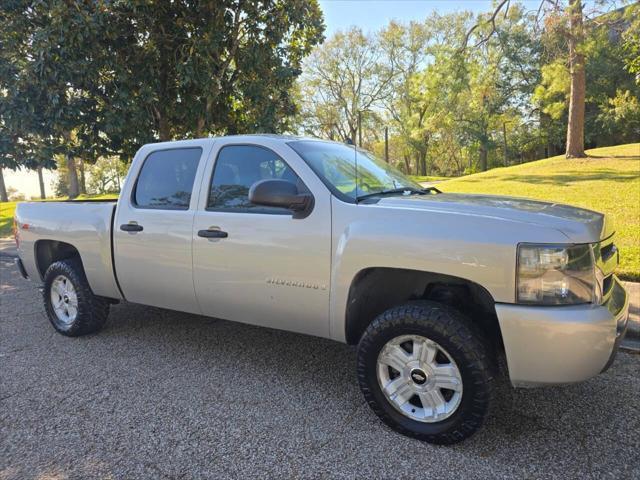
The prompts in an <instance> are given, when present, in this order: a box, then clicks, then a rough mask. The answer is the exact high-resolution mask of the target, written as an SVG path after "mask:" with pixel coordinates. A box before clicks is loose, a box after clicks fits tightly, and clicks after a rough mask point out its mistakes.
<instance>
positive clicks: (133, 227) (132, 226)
mask: <svg viewBox="0 0 640 480" xmlns="http://www.w3.org/2000/svg"><path fill="white" fill-rule="evenodd" d="M120 230H122V231H124V232H141V231H142V230H144V229H143V228H142V225H138V224H137V223H123V224H122V225H120Z"/></svg>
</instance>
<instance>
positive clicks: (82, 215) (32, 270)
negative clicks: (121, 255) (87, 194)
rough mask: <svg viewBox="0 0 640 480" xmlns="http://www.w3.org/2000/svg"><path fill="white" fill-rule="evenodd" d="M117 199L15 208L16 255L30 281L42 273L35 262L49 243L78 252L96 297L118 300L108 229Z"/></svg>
mask: <svg viewBox="0 0 640 480" xmlns="http://www.w3.org/2000/svg"><path fill="white" fill-rule="evenodd" d="M116 202H117V200H115V199H114V200H108V199H107V200H105V199H100V200H72V201H60V202H24V203H19V204H18V206H17V207H16V222H17V227H18V229H19V238H20V242H19V246H18V252H19V254H20V257H21V258H22V260H23V263H24V267H25V270H26V272H27V274H28V275H29V276H30V277H31V278H34V279H35V278H40V279H42V276H43V274H44V271H42V268H41V267H40V266H39V265H38V259H39V258H42V255H43V252H44V251H46V246H47V245H48V244H49V242H64V243H67V244H69V245H72V246H73V247H75V248H76V249H77V250H78V253H79V254H80V259H81V260H82V264H83V267H84V271H85V273H86V275H87V280H88V281H89V285H90V286H91V289H92V290H93V292H94V293H95V294H96V295H101V296H105V297H110V298H118V299H119V298H121V293H120V290H119V288H118V285H117V282H116V277H115V273H114V269H113V249H112V226H113V218H114V213H115V209H116Z"/></svg>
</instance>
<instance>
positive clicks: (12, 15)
mask: <svg viewBox="0 0 640 480" xmlns="http://www.w3.org/2000/svg"><path fill="white" fill-rule="evenodd" d="M323 30H324V25H323V19H322V14H321V12H320V9H319V7H318V4H317V2H315V1H307V0H252V1H245V0H202V1H197V0H196V1H191V0H177V1H172V2H167V1H164V0H112V1H107V0H97V1H87V2H85V1H64V0H48V1H41V2H33V1H28V0H6V1H4V2H3V5H2V10H1V11H0V44H1V45H2V48H0V95H1V96H2V97H1V100H2V104H1V105H2V107H1V110H0V115H1V116H0V128H1V130H0V148H1V150H0V167H2V166H4V167H9V168H15V167H16V166H18V165H21V164H22V165H27V166H30V165H31V164H27V162H26V161H25V159H27V158H29V161H30V162H31V161H32V160H33V161H34V162H36V163H38V162H42V163H44V164H46V166H50V165H51V164H52V163H53V156H54V155H56V154H63V155H66V157H67V167H68V168H69V174H70V182H69V189H70V193H72V196H73V195H75V194H77V193H78V187H79V186H78V181H77V174H76V171H75V170H76V162H75V160H74V159H75V158H78V157H82V159H83V160H84V161H88V162H95V161H96V160H97V159H98V158H99V157H100V156H102V155H108V154H115V155H119V156H121V157H122V158H123V159H128V158H130V157H131V155H132V154H133V152H135V150H136V149H137V148H139V146H140V145H141V144H143V143H146V142H150V141H155V140H170V139H173V138H185V137H194V136H204V135H207V134H210V133H213V134H220V133H240V132H255V131H265V132H268V131H280V130H282V129H284V128H286V126H287V122H288V119H289V118H290V117H291V115H292V114H294V113H295V105H294V103H293V101H292V97H291V95H290V92H291V89H292V85H293V83H294V81H295V79H296V78H297V76H298V75H299V74H300V71H301V62H302V60H303V58H304V57H305V56H306V55H307V54H309V53H310V51H311V49H312V47H313V46H314V45H316V44H318V43H319V42H321V41H322V39H323V36H322V32H323ZM32 163H33V162H32ZM73 177H75V185H74V178H73ZM74 190H75V191H74Z"/></svg>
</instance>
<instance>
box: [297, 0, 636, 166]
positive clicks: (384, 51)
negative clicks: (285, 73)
mask: <svg viewBox="0 0 640 480" xmlns="http://www.w3.org/2000/svg"><path fill="white" fill-rule="evenodd" d="M638 12H640V7H639V6H638V5H637V4H635V5H632V6H630V7H627V8H626V9H621V10H618V11H615V12H612V13H609V14H607V15H600V16H596V15H593V12H591V17H594V18H589V17H587V13H585V21H584V38H583V39H582V41H581V42H580V43H579V44H577V46H576V48H577V49H578V50H579V53H580V55H582V56H583V57H584V63H585V65H584V67H585V77H586V92H585V113H584V115H583V118H582V121H583V122H584V142H585V145H586V147H587V148H593V147H597V146H603V145H614V144H619V143H626V142H632V141H637V139H638V138H640V123H639V119H640V116H639V115H640V105H639V100H638V99H639V97H640V85H639V82H638V79H640V73H639V72H638V62H639V60H638V55H639V52H640V50H639V49H638V45H640V43H638V33H637V32H638V31H640V28H637V27H639V26H640V23H639V21H638ZM634 24H635V27H636V28H634ZM568 30H569V26H568V20H567V13H566V11H564V10H561V9H552V10H550V11H548V12H546V14H545V15H540V14H539V13H538V12H536V11H527V10H526V9H525V7H523V6H521V5H517V4H514V5H511V8H509V9H508V10H502V11H501V12H500V14H499V15H496V16H495V19H493V20H491V13H488V14H485V15H480V16H478V17H473V16H472V15H470V14H468V13H459V14H450V15H438V14H434V15H432V16H430V17H429V18H427V19H426V20H425V21H423V22H412V23H410V24H405V25H403V24H397V23H393V22H392V23H390V24H389V25H388V26H387V27H386V28H384V29H383V30H381V31H379V32H375V33H373V34H370V35H366V34H364V33H363V32H362V31H361V30H360V29H357V28H353V29H351V30H350V31H347V32H341V33H338V34H336V35H335V36H333V37H332V38H330V39H328V40H327V41H326V42H325V43H324V45H322V47H319V48H318V49H316V51H315V52H314V53H313V54H312V55H311V56H310V58H309V59H308V60H307V62H306V64H305V70H304V73H303V75H302V77H301V79H300V81H299V86H298V89H299V92H300V93H299V94H300V99H301V112H302V114H301V115H300V116H299V128H300V130H302V131H304V132H305V133H308V134H312V135H319V136H325V137H330V138H336V139H341V140H347V139H348V138H349V139H354V140H355V141H357V138H356V137H360V136H362V137H363V143H364V146H365V147H367V148H370V149H373V150H374V151H376V152H377V153H378V154H379V155H380V156H384V130H385V127H387V128H388V136H389V146H388V148H389V158H390V160H391V161H393V162H394V163H395V164H396V165H397V166H399V167H400V168H402V169H404V170H405V171H407V172H410V173H415V174H418V175H439V174H440V175H442V174H444V175H460V174H462V173H465V172H467V173H469V172H474V171H478V170H486V169H487V168H490V167H495V166H502V165H508V164H513V163H521V162H524V161H528V160H533V159H536V158H541V157H547V156H550V155H554V154H558V153H562V152H564V151H565V141H566V135H567V119H568V110H569V98H570V85H571V77H570V62H569V53H568V52H569V47H568V41H569V40H568V39H569V38H570V34H569V32H568ZM465 45H466V48H464V46H465ZM358 117H360V119H361V123H362V131H361V132H357V119H358Z"/></svg>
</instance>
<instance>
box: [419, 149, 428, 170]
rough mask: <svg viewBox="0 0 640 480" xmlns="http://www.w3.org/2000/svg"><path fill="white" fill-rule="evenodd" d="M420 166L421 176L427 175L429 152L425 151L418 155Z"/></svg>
mask: <svg viewBox="0 0 640 480" xmlns="http://www.w3.org/2000/svg"><path fill="white" fill-rule="evenodd" d="M418 165H419V167H420V175H422V176H426V175H427V152H425V151H423V152H420V153H419V154H418Z"/></svg>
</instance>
